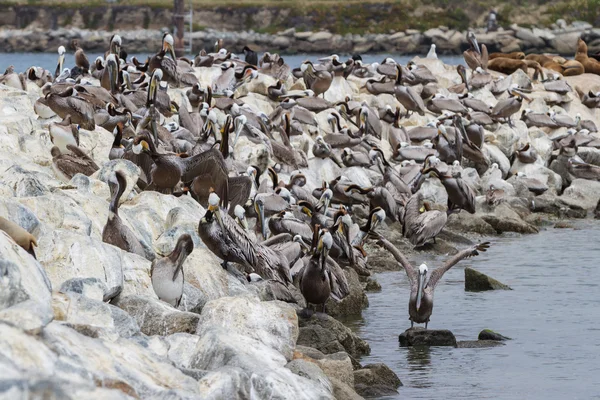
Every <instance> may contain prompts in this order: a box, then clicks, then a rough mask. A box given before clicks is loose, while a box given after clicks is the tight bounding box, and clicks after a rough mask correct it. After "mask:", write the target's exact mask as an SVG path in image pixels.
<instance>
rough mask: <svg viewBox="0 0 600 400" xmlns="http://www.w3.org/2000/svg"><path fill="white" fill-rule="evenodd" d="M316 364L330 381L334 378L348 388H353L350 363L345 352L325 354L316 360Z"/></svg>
mask: <svg viewBox="0 0 600 400" xmlns="http://www.w3.org/2000/svg"><path fill="white" fill-rule="evenodd" d="M316 364H317V365H318V366H319V367H320V368H321V370H322V371H323V372H324V373H325V375H327V377H329V378H330V379H331V378H335V379H338V380H339V381H341V382H344V383H345V384H346V385H348V386H350V387H354V375H353V368H352V361H351V360H350V356H348V353H346V352H345V351H340V352H337V353H333V354H327V355H325V356H324V357H323V358H320V359H318V360H316Z"/></svg>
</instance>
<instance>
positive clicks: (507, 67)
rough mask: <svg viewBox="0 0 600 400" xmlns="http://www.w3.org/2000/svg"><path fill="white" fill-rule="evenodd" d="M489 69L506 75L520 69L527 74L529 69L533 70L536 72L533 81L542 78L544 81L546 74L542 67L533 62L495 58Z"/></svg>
mask: <svg viewBox="0 0 600 400" xmlns="http://www.w3.org/2000/svg"><path fill="white" fill-rule="evenodd" d="M488 68H489V69H491V70H492V71H498V72H502V73H504V74H507V75H510V74H512V73H513V72H515V71H516V70H518V69H520V70H522V71H523V72H525V73H527V69H528V68H532V69H534V70H535V73H534V74H533V79H534V80H535V79H538V77H541V78H542V79H544V72H543V71H542V66H541V65H540V64H539V63H538V62H537V61H533V60H514V59H512V58H495V59H493V60H490V62H489V63H488Z"/></svg>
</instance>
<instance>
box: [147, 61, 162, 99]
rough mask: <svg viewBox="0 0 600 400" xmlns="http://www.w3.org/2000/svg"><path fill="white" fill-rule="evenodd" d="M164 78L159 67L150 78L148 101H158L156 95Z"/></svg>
mask: <svg viewBox="0 0 600 400" xmlns="http://www.w3.org/2000/svg"><path fill="white" fill-rule="evenodd" d="M162 78H163V72H162V69H160V68H157V69H155V70H154V72H153V73H152V78H150V87H149V88H148V103H154V102H155V101H156V95H157V93H158V87H159V85H160V81H161V80H162Z"/></svg>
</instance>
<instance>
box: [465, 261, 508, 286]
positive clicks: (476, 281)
mask: <svg viewBox="0 0 600 400" xmlns="http://www.w3.org/2000/svg"><path fill="white" fill-rule="evenodd" d="M465 290H466V291H467V292H481V291H484V290H512V289H511V288H510V287H509V286H507V285H505V284H503V283H500V282H498V281H497V280H495V279H494V278H490V277H489V276H487V275H485V274H482V273H481V272H479V271H476V270H474V269H472V268H468V267H467V268H465Z"/></svg>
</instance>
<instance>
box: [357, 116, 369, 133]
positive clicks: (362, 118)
mask: <svg viewBox="0 0 600 400" xmlns="http://www.w3.org/2000/svg"><path fill="white" fill-rule="evenodd" d="M358 120H359V125H358V129H363V128H366V125H367V119H366V117H365V114H364V113H360V114H359V119H358Z"/></svg>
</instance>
